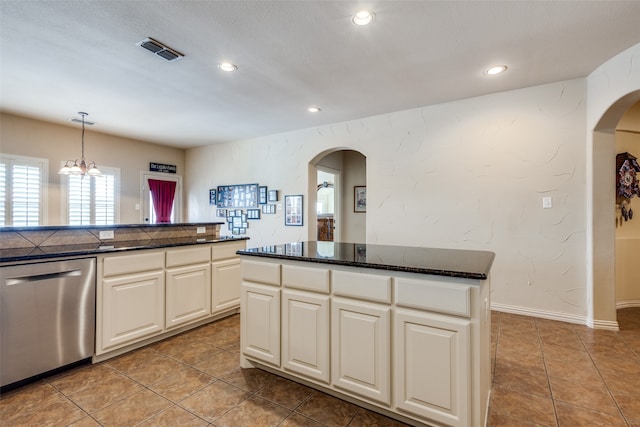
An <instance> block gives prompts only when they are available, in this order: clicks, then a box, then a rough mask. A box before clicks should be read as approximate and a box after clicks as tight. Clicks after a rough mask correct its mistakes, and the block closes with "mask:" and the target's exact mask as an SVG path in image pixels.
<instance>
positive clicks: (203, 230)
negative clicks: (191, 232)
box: [196, 227, 207, 234]
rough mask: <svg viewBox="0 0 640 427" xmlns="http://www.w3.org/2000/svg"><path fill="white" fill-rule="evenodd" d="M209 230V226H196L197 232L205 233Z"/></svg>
mask: <svg viewBox="0 0 640 427" xmlns="http://www.w3.org/2000/svg"><path fill="white" fill-rule="evenodd" d="M206 232H207V228H206V227H197V228H196V234H204V233H206Z"/></svg>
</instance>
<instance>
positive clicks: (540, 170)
mask: <svg viewBox="0 0 640 427" xmlns="http://www.w3.org/2000/svg"><path fill="white" fill-rule="evenodd" d="M585 97H586V86H585V80H584V79H577V80H571V81H565V82H558V83H553V84H548V85H543V86H538V87H532V88H527V89H522V90H516V91H510V92H505V93H499V94H494V95H489V96H484V97H478V98H473V99H466V100H462V101H456V102H450V103H446V104H440V105H435V106H428V107H423V108H416V109H412V110H406V111H399V112H393V113H388V114H384V115H380V116H375V117H368V118H364V119H361V120H357V121H351V122H344V123H335V124H332V125H329V126H322V127H318V128H313V129H304V130H299V131H295V132H288V133H285V134H279V135H272V136H267V137H263V138H255V139H250V140H245V141H238V142H235V143H232V144H219V145H211V146H207V147H201V148H196V149H191V150H188V151H187V156H186V163H187V167H188V169H189V172H188V173H187V181H188V182H189V185H188V188H187V197H188V205H189V220H190V221H204V220H207V219H210V217H209V215H210V212H209V210H208V206H207V199H206V192H207V189H208V188H210V187H211V186H214V185H221V184H227V183H232V184H233V183H244V182H259V183H260V184H261V185H268V186H269V187H270V188H271V187H274V188H278V189H280V190H281V194H304V195H305V197H306V196H307V195H308V189H309V188H310V187H309V182H308V181H309V176H310V175H311V174H309V172H308V169H309V166H308V164H309V162H312V161H314V160H315V159H317V158H318V156H319V155H321V154H322V153H328V152H331V151H335V150H341V149H351V150H355V151H358V152H360V153H362V154H363V155H364V156H365V157H366V177H367V178H366V181H367V182H366V185H367V198H368V200H367V203H368V211H367V214H366V241H367V243H380V244H391V245H409V246H431V247H445V248H461V249H482V250H491V251H494V252H496V260H495V264H494V268H493V272H492V288H493V294H492V300H493V304H494V307H499V308H500V309H504V310H512V311H518V310H519V311H520V312H533V311H535V312H537V313H541V314H545V313H546V314H553V315H554V316H556V317H558V318H564V319H567V320H573V321H584V318H585V315H586V311H587V307H586V301H587V289H586V278H585V232H586V230H585V217H586V214H585V206H586V200H585V163H586V160H585V146H584V143H585V139H586V135H585V129H586V124H585V117H586V110H585ZM314 184H315V183H314ZM543 196H549V197H552V200H553V208H552V209H542V197H543ZM307 226H308V224H307V223H305V226H304V227H302V228H300V227H285V226H284V225H283V219H282V213H281V212H278V214H277V215H275V216H272V217H267V216H263V219H261V220H260V221H253V222H251V224H250V227H249V230H248V235H249V237H250V238H251V240H250V241H249V243H248V246H249V247H256V246H262V245H269V244H276V243H283V242H289V241H297V240H307V236H308V235H309V234H308V232H307V231H308V230H307Z"/></svg>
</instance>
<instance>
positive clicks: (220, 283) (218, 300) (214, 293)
mask: <svg viewBox="0 0 640 427" xmlns="http://www.w3.org/2000/svg"><path fill="white" fill-rule="evenodd" d="M245 248H246V243H245V241H244V240H241V241H235V242H227V243H218V244H217V245H215V246H213V247H212V248H211V260H212V262H211V312H212V313H214V314H215V313H220V312H223V311H225V310H230V309H233V308H238V307H240V284H241V282H242V277H241V274H240V258H239V257H238V255H236V251H238V250H240V249H245Z"/></svg>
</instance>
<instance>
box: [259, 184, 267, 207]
mask: <svg viewBox="0 0 640 427" xmlns="http://www.w3.org/2000/svg"><path fill="white" fill-rule="evenodd" d="M258 204H260V205H266V204H267V187H258Z"/></svg>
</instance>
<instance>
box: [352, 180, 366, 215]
mask: <svg viewBox="0 0 640 427" xmlns="http://www.w3.org/2000/svg"><path fill="white" fill-rule="evenodd" d="M353 211H354V212H366V211H367V187H365V186H364V185H363V186H357V187H353Z"/></svg>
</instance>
